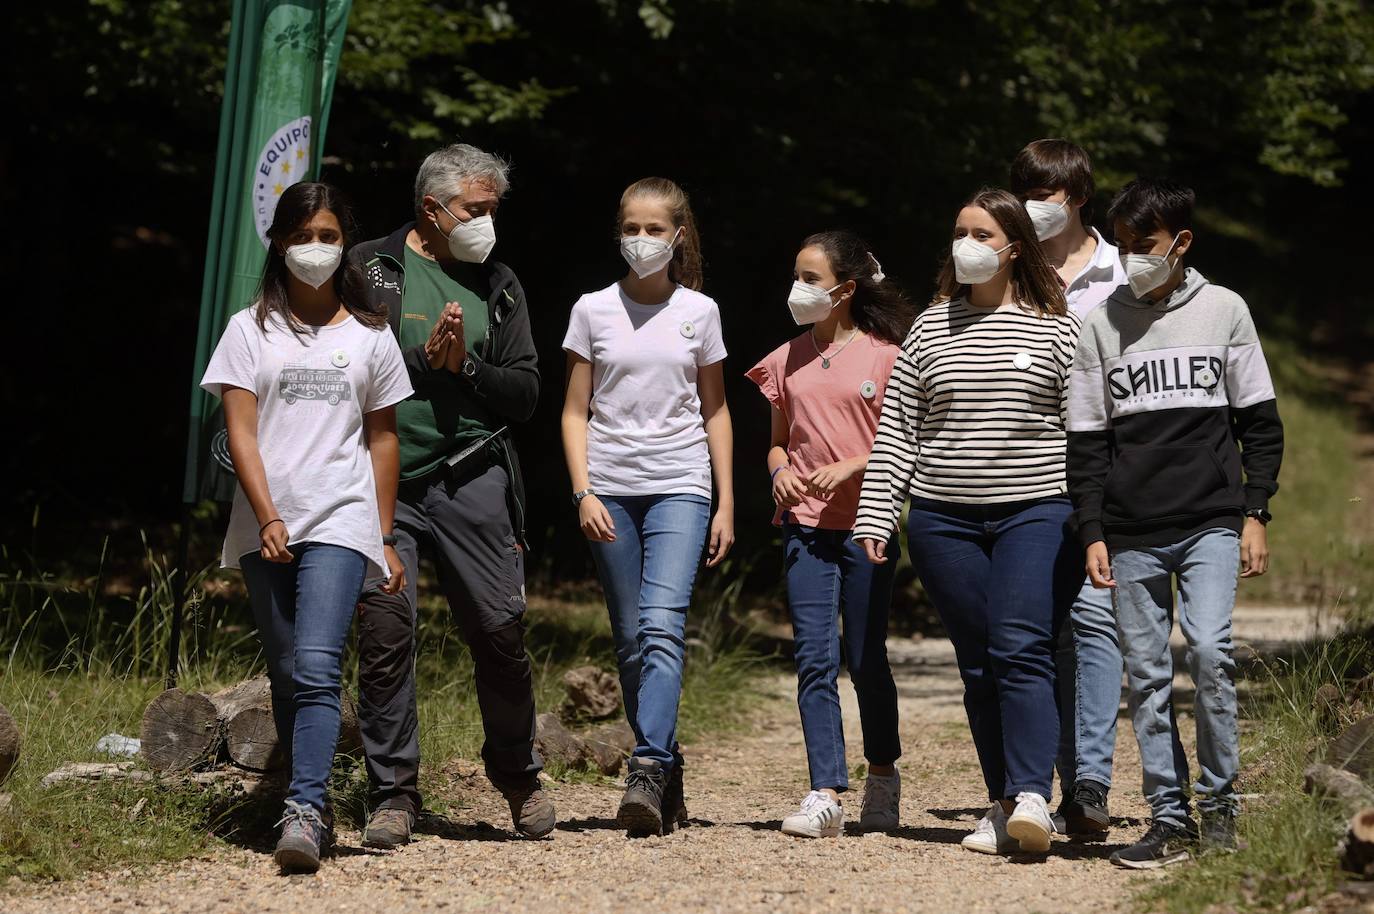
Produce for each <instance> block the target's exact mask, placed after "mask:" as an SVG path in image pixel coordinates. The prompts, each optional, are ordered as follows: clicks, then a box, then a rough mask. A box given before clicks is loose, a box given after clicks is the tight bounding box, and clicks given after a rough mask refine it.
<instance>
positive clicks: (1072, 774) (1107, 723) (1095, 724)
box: [1011, 139, 1126, 835]
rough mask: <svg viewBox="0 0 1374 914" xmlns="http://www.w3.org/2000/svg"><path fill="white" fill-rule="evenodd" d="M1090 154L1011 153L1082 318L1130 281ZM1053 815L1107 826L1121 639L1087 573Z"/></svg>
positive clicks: (1067, 653) (1043, 148) (1072, 827)
mask: <svg viewBox="0 0 1374 914" xmlns="http://www.w3.org/2000/svg"><path fill="white" fill-rule="evenodd" d="M1093 189H1094V185H1093V170H1092V162H1091V161H1090V160H1089V158H1088V154H1087V153H1086V152H1084V151H1083V148H1082V147H1081V146H1079V145H1077V144H1076V143H1071V142H1069V141H1068V140H1059V139H1045V140H1036V141H1034V142H1033V143H1030V144H1029V145H1028V146H1026V148H1025V149H1022V150H1021V151H1020V152H1019V153H1017V155H1016V158H1015V159H1014V160H1012V163H1011V191H1012V193H1014V194H1016V195H1017V196H1018V197H1020V198H1021V200H1022V202H1024V203H1025V205H1026V212H1027V213H1028V215H1029V216H1030V217H1031V223H1032V224H1033V225H1034V226H1035V234H1036V237H1037V238H1039V239H1040V245H1041V247H1042V248H1043V249H1044V251H1045V256H1046V257H1048V258H1049V261H1050V264H1051V265H1052V266H1053V267H1054V268H1055V270H1056V271H1057V272H1058V274H1059V279H1060V281H1061V282H1062V283H1063V284H1064V297H1065V298H1066V299H1067V300H1068V305H1069V310H1071V311H1074V312H1075V313H1077V314H1078V316H1079V317H1081V318H1084V319H1086V318H1087V316H1088V315H1089V314H1090V313H1091V312H1092V311H1094V310H1095V309H1096V308H1097V307H1098V306H1099V305H1101V304H1102V303H1103V302H1105V301H1106V300H1107V298H1108V296H1110V295H1111V294H1112V292H1114V291H1115V290H1116V288H1117V287H1118V286H1120V285H1121V284H1122V283H1124V282H1125V281H1126V273H1125V271H1124V269H1123V268H1122V266H1121V258H1120V255H1119V253H1118V252H1117V249H1116V246H1115V245H1112V244H1108V243H1107V242H1106V241H1105V240H1103V238H1102V235H1101V234H1100V233H1099V232H1098V231H1097V229H1095V228H1093V227H1092V224H1091V221H1090V220H1091V216H1092V196H1093ZM1058 660H1059V695H1060V706H1061V707H1060V712H1061V714H1062V720H1061V723H1060V729H1059V732H1060V740H1059V760H1058V768H1059V780H1060V786H1061V789H1062V790H1063V792H1064V801H1063V803H1062V804H1060V807H1059V815H1060V816H1062V817H1063V820H1064V827H1065V830H1066V831H1067V832H1068V833H1069V834H1077V835H1101V834H1103V833H1105V832H1106V830H1107V825H1108V822H1109V817H1108V813H1107V791H1108V789H1109V788H1110V787H1111V783H1112V752H1113V750H1114V749H1115V747H1116V714H1117V708H1118V707H1119V706H1120V703H1121V669H1122V662H1121V647H1120V645H1119V644H1118V640H1117V633H1116V617H1115V615H1114V614H1113V612H1112V596H1111V591H1109V590H1098V589H1096V588H1094V587H1093V586H1092V582H1090V581H1085V582H1084V584H1083V588H1082V590H1081V591H1080V592H1079V594H1078V597H1077V598H1076V599H1075V600H1074V604H1073V609H1072V610H1071V611H1070V613H1069V626H1068V631H1066V632H1064V635H1063V638H1062V639H1061V648H1060V651H1059V658H1058Z"/></svg>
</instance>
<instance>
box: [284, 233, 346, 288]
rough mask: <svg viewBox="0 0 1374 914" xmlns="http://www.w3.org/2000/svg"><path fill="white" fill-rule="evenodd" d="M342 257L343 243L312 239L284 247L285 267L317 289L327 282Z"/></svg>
mask: <svg viewBox="0 0 1374 914" xmlns="http://www.w3.org/2000/svg"><path fill="white" fill-rule="evenodd" d="M342 259H343V245H340V244H325V243H324V242H323V241H312V242H311V243H309V244H293V245H291V247H289V248H287V249H286V268H287V269H288V270H290V271H291V275H292V276H294V277H296V278H297V279H299V280H300V281H301V282H303V283H305V284H306V285H308V286H310V288H312V289H318V288H319V287H320V286H322V285H324V284H325V283H327V282H329V278H330V277H331V276H333V275H334V271H335V270H337V269H338V268H339V261H340V260H342Z"/></svg>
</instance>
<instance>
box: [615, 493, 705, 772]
mask: <svg viewBox="0 0 1374 914" xmlns="http://www.w3.org/2000/svg"><path fill="white" fill-rule="evenodd" d="M599 497H600V499H601V503H602V504H604V505H605V506H606V510H607V511H608V512H610V515H611V520H612V521H613V522H614V523H615V542H613V543H592V544H591V547H592V558H593V559H595V560H596V570H597V574H598V576H599V577H600V579H601V588H602V590H604V591H605V592H606V608H607V609H608V610H610V614H611V633H612V635H613V636H614V638H615V654H616V661H617V663H618V664H619V667H620V690H621V692H622V694H623V695H624V696H625V716H626V718H628V719H629V721H630V727H631V728H633V729H634V733H635V744H636V745H635V751H634V754H635V757H636V758H644V759H653V760H654V761H656V762H658V763H660V764H661V765H663V767H664V770H670V769H671V768H672V767H673V765H675V764H677V760H678V755H677V709H678V700H679V699H680V698H681V696H682V665H683V661H684V659H685V658H686V655H687V645H686V639H685V637H684V632H685V631H686V628H687V608H688V607H689V606H690V605H691V602H692V585H693V584H694V583H695V582H696V576H697V568H698V566H699V565H700V564H701V550H702V547H703V546H704V545H705V544H706V530H707V527H708V525H709V522H710V518H711V502H710V500H709V499H707V498H703V497H702V496H700V495H629V496H625V495H616V496H611V495H604V496H599Z"/></svg>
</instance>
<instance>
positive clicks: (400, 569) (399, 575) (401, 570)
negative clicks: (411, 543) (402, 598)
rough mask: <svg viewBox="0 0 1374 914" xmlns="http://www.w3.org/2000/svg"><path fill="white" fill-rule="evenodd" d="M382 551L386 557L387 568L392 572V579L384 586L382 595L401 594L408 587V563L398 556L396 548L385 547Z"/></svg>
mask: <svg viewBox="0 0 1374 914" xmlns="http://www.w3.org/2000/svg"><path fill="white" fill-rule="evenodd" d="M382 551H383V553H384V554H385V555H386V567H387V568H388V569H389V570H390V571H391V577H389V578H387V579H386V583H385V584H383V585H382V593H400V592H401V589H402V588H403V587H405V586H406V563H405V562H403V561H401V557H400V556H399V555H397V554H396V547H395V546H384V547H382Z"/></svg>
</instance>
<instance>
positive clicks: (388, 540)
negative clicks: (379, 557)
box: [382, 533, 396, 546]
mask: <svg viewBox="0 0 1374 914" xmlns="http://www.w3.org/2000/svg"><path fill="white" fill-rule="evenodd" d="M382 545H383V546H394V545H396V534H394V533H383V534H382Z"/></svg>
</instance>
